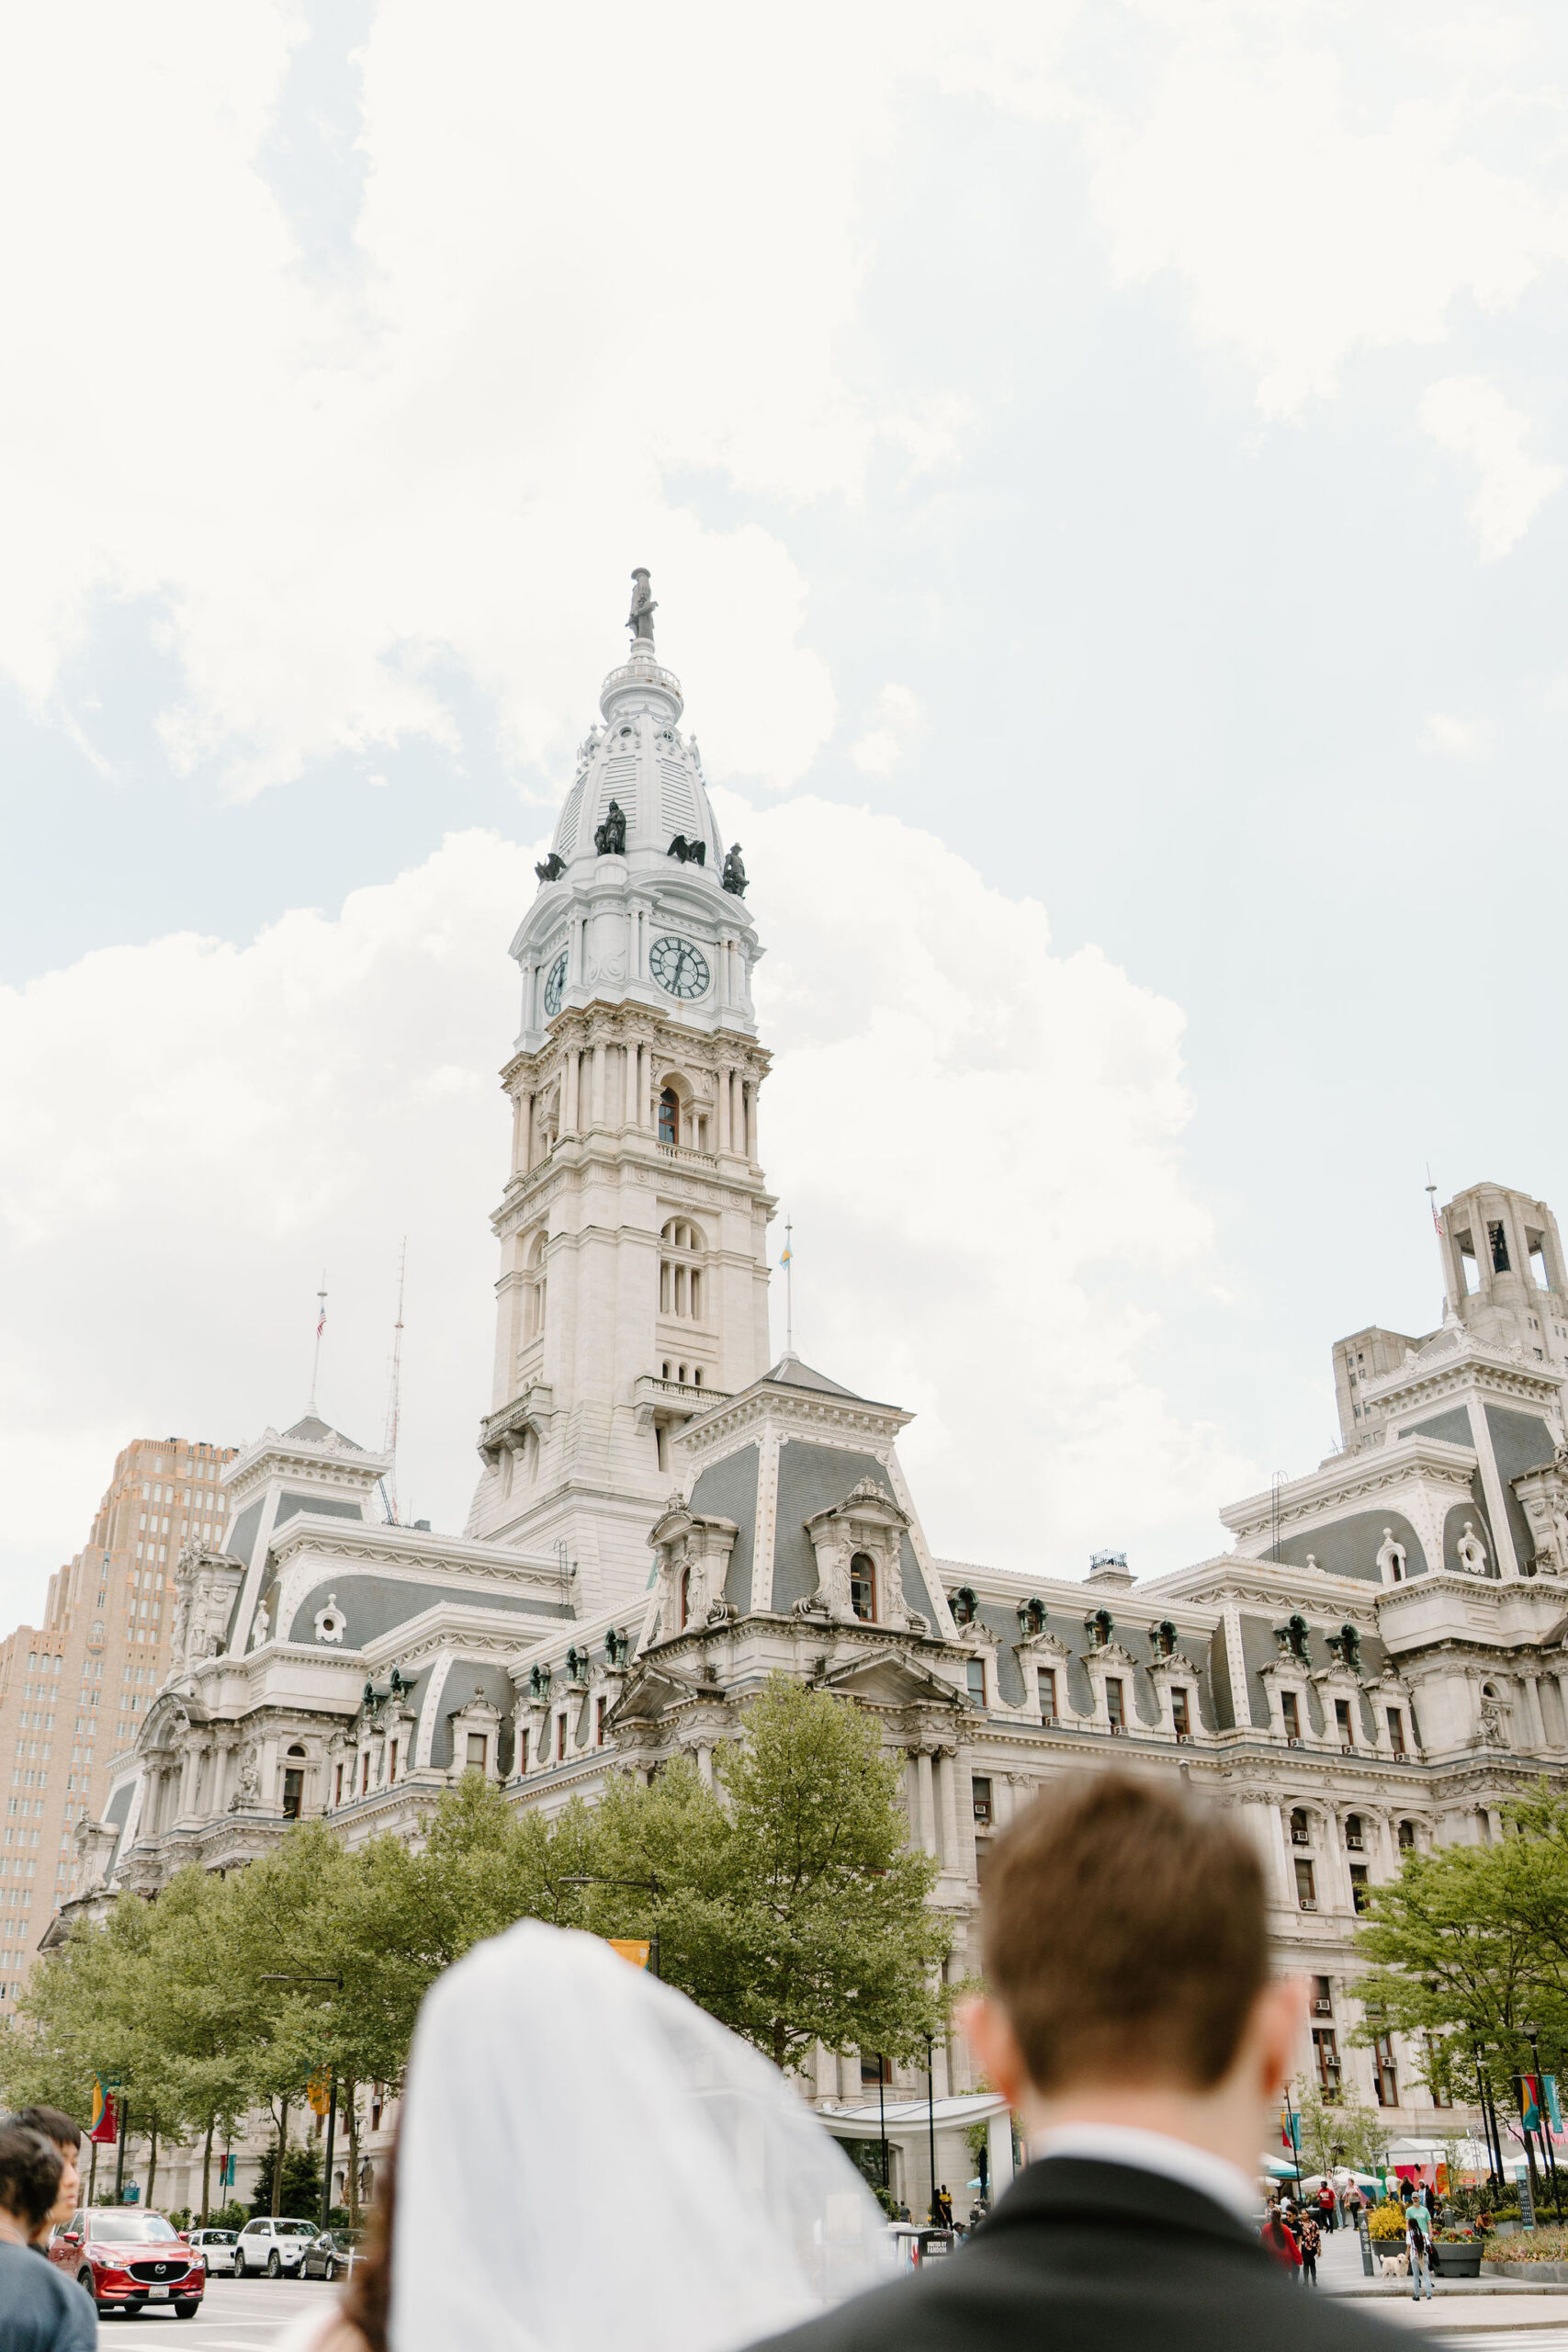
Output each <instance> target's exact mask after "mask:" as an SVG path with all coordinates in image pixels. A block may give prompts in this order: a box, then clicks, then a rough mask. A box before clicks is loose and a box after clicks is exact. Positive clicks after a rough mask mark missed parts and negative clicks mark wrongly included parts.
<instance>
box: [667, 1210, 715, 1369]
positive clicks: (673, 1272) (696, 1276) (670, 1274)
mask: <svg viewBox="0 0 1568 2352" xmlns="http://www.w3.org/2000/svg"><path fill="white" fill-rule="evenodd" d="M706 1254H707V1244H706V1242H705V1238H704V1236H703V1233H702V1230H701V1228H700V1227H697V1226H694V1225H693V1224H691V1223H690V1222H689V1220H688V1219H687V1218H685V1217H683V1216H672V1217H671V1219H670V1221H669V1223H668V1224H667V1225H666V1226H665V1227H664V1230H663V1231H662V1233H661V1234H660V1237H659V1311H660V1315H672V1316H678V1317H680V1318H681V1320H682V1322H685V1323H701V1322H702V1321H703V1320H704V1319H705V1315H706V1311H707V1273H706V1270H705V1263H704V1261H705V1257H706ZM664 1376H665V1378H666V1380H668V1379H669V1377H670V1375H669V1374H668V1373H666V1374H665V1375H664Z"/></svg>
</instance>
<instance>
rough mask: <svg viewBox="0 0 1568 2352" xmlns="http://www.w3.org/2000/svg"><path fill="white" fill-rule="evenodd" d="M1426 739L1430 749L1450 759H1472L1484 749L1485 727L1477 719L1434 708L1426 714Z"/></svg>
mask: <svg viewBox="0 0 1568 2352" xmlns="http://www.w3.org/2000/svg"><path fill="white" fill-rule="evenodd" d="M1427 744H1428V745H1429V747H1430V748H1431V750H1433V751H1434V752H1443V753H1444V754H1445V756H1446V757H1447V758H1449V759H1450V760H1473V759H1478V758H1479V757H1480V756H1481V754H1482V753H1483V752H1484V751H1485V749H1486V729H1485V728H1484V727H1483V726H1482V725H1481V723H1480V721H1479V720H1478V719H1474V718H1457V717H1456V716H1455V715H1454V713H1453V712H1452V711H1447V710H1434V711H1431V712H1430V713H1428V715H1427Z"/></svg>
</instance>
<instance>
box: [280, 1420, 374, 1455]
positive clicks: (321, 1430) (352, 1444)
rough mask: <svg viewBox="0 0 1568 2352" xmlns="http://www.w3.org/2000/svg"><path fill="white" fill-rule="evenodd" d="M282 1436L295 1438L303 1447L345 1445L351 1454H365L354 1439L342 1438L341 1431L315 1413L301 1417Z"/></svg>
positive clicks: (363, 1449)
mask: <svg viewBox="0 0 1568 2352" xmlns="http://www.w3.org/2000/svg"><path fill="white" fill-rule="evenodd" d="M283 1434H284V1436H285V1437H291V1438H297V1439H298V1440H299V1442H300V1443H301V1444H303V1445H346V1446H347V1448H348V1450H349V1452H350V1453H364V1452H365V1448H364V1447H363V1446H362V1445H361V1444H359V1443H358V1442H357V1441H356V1440H355V1439H354V1438H351V1437H344V1433H343V1431H342V1430H334V1429H333V1427H332V1426H331V1424H330V1423H329V1422H326V1421H323V1420H322V1419H321V1416H320V1415H319V1414H317V1413H306V1414H304V1415H302V1416H301V1418H300V1419H299V1420H297V1421H296V1422H295V1424H294V1426H293V1428H292V1429H289V1430H284V1432H283Z"/></svg>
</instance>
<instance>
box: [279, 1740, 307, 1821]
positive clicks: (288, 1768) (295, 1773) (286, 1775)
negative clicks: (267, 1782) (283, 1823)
mask: <svg viewBox="0 0 1568 2352" xmlns="http://www.w3.org/2000/svg"><path fill="white" fill-rule="evenodd" d="M304 1798H305V1751H304V1749H303V1748H302V1747H291V1748H290V1749H289V1751H288V1755H287V1756H286V1757H285V1758H284V1771H283V1813H284V1818H285V1819H286V1820H288V1821H298V1820H299V1808H300V1805H301V1804H303V1803H304Z"/></svg>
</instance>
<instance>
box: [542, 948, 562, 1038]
mask: <svg viewBox="0 0 1568 2352" xmlns="http://www.w3.org/2000/svg"><path fill="white" fill-rule="evenodd" d="M565 986H566V951H565V949H564V948H563V949H562V951H561V953H560V954H559V955H558V956H557V957H556V960H555V962H554V963H553V964H552V965H551V966H550V968H549V970H548V971H547V973H546V974H545V1018H546V1019H547V1021H553V1020H554V1018H555V1016H556V1014H557V1013H558V1012H559V1011H560V996H561V990H562V989H564V988H565Z"/></svg>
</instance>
